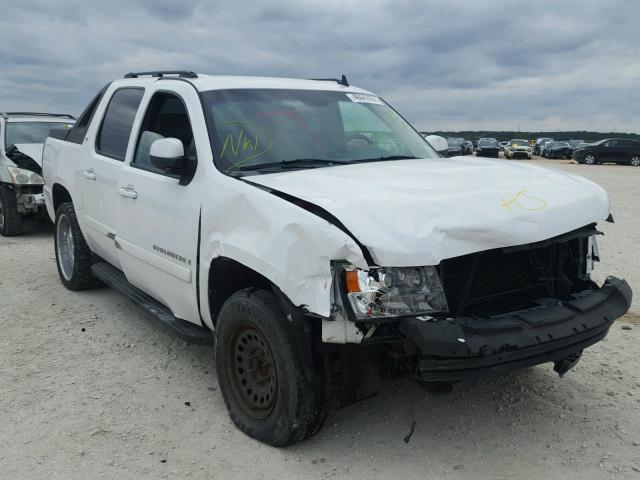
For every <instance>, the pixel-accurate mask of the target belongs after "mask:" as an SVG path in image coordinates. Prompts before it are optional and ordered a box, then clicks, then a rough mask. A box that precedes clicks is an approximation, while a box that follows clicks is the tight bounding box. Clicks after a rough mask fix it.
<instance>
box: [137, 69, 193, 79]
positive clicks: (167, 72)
mask: <svg viewBox="0 0 640 480" xmlns="http://www.w3.org/2000/svg"><path fill="white" fill-rule="evenodd" d="M165 75H177V76H179V77H182V78H198V74H197V73H196V72H190V71H187V70H153V71H151V72H129V73H127V74H126V75H125V76H124V78H138V77H163V76H165Z"/></svg>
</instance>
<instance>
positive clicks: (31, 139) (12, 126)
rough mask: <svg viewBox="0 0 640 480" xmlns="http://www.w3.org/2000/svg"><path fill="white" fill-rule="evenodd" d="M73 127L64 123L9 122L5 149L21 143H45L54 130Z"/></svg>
mask: <svg viewBox="0 0 640 480" xmlns="http://www.w3.org/2000/svg"><path fill="white" fill-rule="evenodd" d="M56 127H58V128H60V127H66V128H71V127H73V125H72V124H69V123H62V122H7V123H6V133H5V147H9V146H11V145H16V144H20V143H44V141H45V140H46V138H47V137H48V136H49V131H50V130H51V129H52V128H56Z"/></svg>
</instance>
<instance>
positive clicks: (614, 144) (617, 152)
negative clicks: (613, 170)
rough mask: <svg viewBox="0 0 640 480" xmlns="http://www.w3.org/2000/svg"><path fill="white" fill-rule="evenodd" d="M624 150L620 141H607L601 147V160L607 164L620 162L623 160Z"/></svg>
mask: <svg viewBox="0 0 640 480" xmlns="http://www.w3.org/2000/svg"><path fill="white" fill-rule="evenodd" d="M622 155H623V148H622V146H621V145H620V142H619V141H618V140H607V141H606V142H604V143H603V144H602V146H601V147H600V160H602V161H605V162H619V161H621V159H622Z"/></svg>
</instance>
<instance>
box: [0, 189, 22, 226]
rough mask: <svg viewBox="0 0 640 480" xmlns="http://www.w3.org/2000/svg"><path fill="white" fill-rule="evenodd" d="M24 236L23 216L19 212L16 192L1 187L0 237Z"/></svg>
mask: <svg viewBox="0 0 640 480" xmlns="http://www.w3.org/2000/svg"><path fill="white" fill-rule="evenodd" d="M20 234H22V215H20V213H19V212H18V202H17V200H16V192H15V191H14V190H12V189H10V188H9V187H7V186H6V185H0V235H2V236H3V237H15V236H16V235H20Z"/></svg>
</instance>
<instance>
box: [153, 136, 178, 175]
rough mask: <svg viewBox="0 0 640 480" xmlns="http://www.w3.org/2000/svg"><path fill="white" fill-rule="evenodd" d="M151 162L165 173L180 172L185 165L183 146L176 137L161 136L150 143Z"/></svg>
mask: <svg viewBox="0 0 640 480" xmlns="http://www.w3.org/2000/svg"><path fill="white" fill-rule="evenodd" d="M149 160H151V164H152V165H153V166H154V167H156V168H159V169H160V170H163V171H165V172H167V173H180V172H179V171H180V170H182V169H184V167H185V166H186V163H187V161H186V158H185V156H184V146H183V145H182V142H181V141H180V140H178V139H177V138H161V139H159V140H156V141H155V142H153V143H152V144H151V149H150V150H149Z"/></svg>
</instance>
